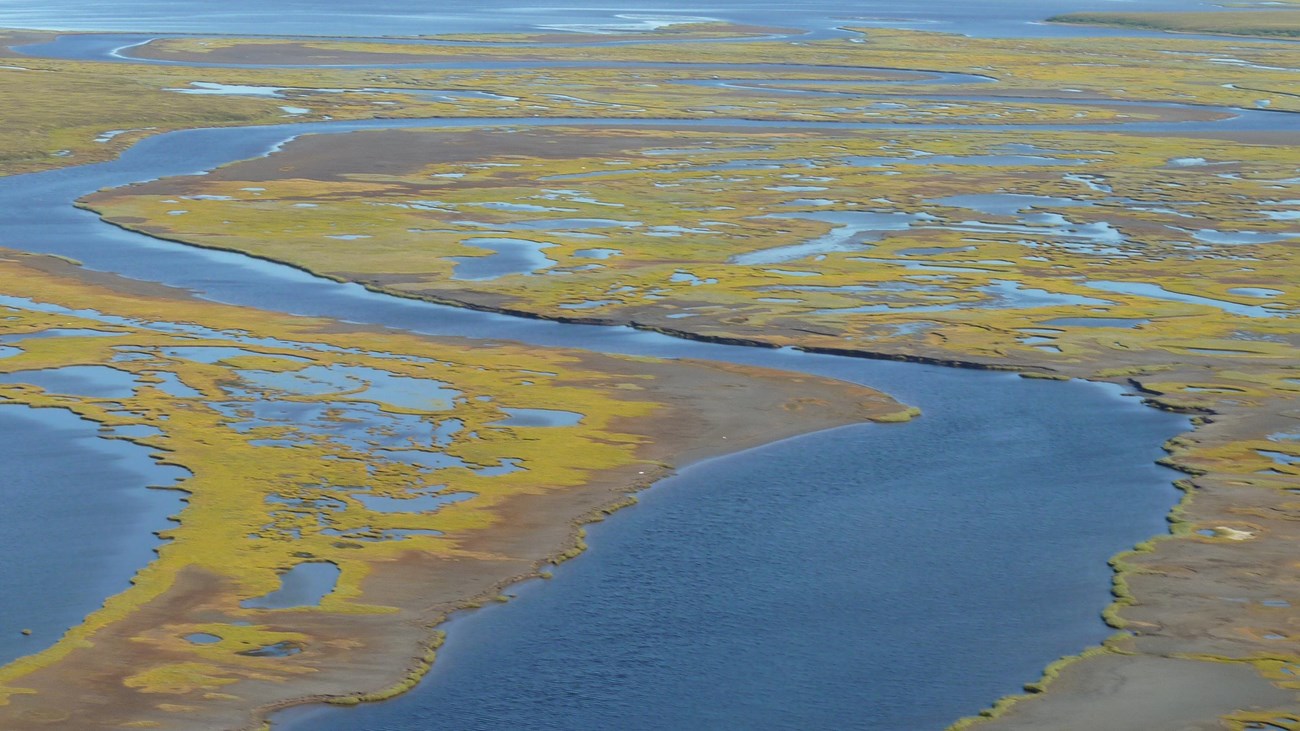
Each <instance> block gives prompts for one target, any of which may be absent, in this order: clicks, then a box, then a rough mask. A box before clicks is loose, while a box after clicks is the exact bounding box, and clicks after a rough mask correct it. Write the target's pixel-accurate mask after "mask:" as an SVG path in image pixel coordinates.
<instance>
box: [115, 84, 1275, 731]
mask: <svg viewBox="0 0 1300 731" xmlns="http://www.w3.org/2000/svg"><path fill="white" fill-rule="evenodd" d="M1080 101H1081V102H1084V103H1086V102H1087V101H1088V100H1080ZM1246 111H1250V110H1246ZM456 119H463V118H450V119H447V120H436V119H435V120H422V121H425V122H429V123H430V124H428V125H426V126H436V124H437V123H438V122H439V121H455V120H456ZM509 121H510V120H501V123H502V124H508V123H509ZM569 121H572V120H569ZM614 121H615V122H631V123H634V124H635V123H636V121H637V120H635V119H632V120H614ZM658 121H659V122H660V123H663V124H667V125H671V124H680V123H681V122H684V121H687V120H673V119H663V120H658ZM489 123H491V121H489ZM543 123H545V122H543ZM584 123H587V122H585V121H584V122H578V124H584ZM706 124H708V125H711V126H725V124H726V121H725V120H723V121H721V122H714V120H708V122H707V123H706ZM773 126H781V123H779V122H778V123H773ZM786 126H796V125H786ZM953 127H956V125H954V126H953ZM931 128H933V127H931ZM965 128H967V129H969V127H965ZM1022 128H1023V127H1022ZM1093 129H1097V130H1098V131H1106V128H1105V126H1104V125H1102V126H1098V127H1095V128H1093ZM109 223H112V222H109ZM115 225H116V224H115ZM122 228H124V229H125V230H133V229H130V228H128V227H122ZM154 238H158V237H154ZM171 240H172V241H176V240H175V239H171ZM179 243H182V244H185V245H187V246H196V245H195V244H191V243H188V242H184V241H179ZM196 248H209V249H213V250H219V251H237V250H232V249H221V248H220V247H202V246H196ZM240 253H241V255H243V256H252V255H248V254H242V252H240ZM252 258H260V259H263V260H264V261H268V262H275V263H278V264H283V262H277V261H276V260H274V259H269V258H263V257H252ZM288 266H291V267H294V268H297V269H299V270H300V271H303V272H306V273H309V274H312V275H313V276H316V277H320V278H324V279H332V280H334V281H338V282H346V281H349V280H345V279H342V278H337V277H332V276H326V277H322V276H321V275H318V274H315V273H313V272H311V270H310V269H307V268H305V267H301V266H297V265H294V264H289V265H288ZM361 286H363V287H365V288H366V289H368V290H369V291H372V292H379V293H383V294H386V295H393V294H395V293H393V292H387V291H385V290H384V289H383V288H382V287H375V286H372V285H370V284H361ZM396 294H398V295H399V296H403V297H407V298H411V299H417V300H423V301H429V302H435V303H439V304H448V305H452V306H457V307H465V308H469V309H475V310H479V311H483V312H494V313H501V314H507V315H511V316H516V317H518V316H522V317H528V318H532V319H540V320H548V321H553V322H564V323H573V324H582V325H612V326H619V325H623V326H627V327H631V328H636V329H641V330H645V331H652V332H659V333H662V334H665V335H668V336H671V337H679V338H688V339H694V340H698V341H700V342H706V343H719V344H729V345H741V346H750V347H764V348H773V347H780V346H779V345H776V344H773V343H768V342H764V341H762V340H758V339H750V338H744V337H735V338H729V337H725V336H712V335H697V334H692V333H690V332H689V331H686V330H680V329H675V328H662V327H658V326H656V325H654V324H653V323H638V322H636V321H634V320H628V321H625V322H624V321H617V320H612V319H605V318H582V317H576V318H560V317H544V316H540V315H537V314H535V313H529V312H525V311H519V310H514V309H511V308H505V307H492V306H488V305H483V304H481V303H473V302H465V301H458V300H453V299H448V300H439V299H437V298H432V297H420V296H417V295H411V294H409V293H396ZM805 350H807V351H808V352H820V353H827V354H831V355H841V356H852V357H861V358H877V359H888V360H904V361H913V362H924V363H932V364H938V365H946V366H953V367H961V368H979V369H992V370H1004V369H1005V370H1025V369H1027V368H1042V370H1043V372H1044V373H1045V374H1047V375H1048V377H1058V376H1055V375H1054V369H1053V368H1050V367H1047V366H1041V365H1036V366H1023V367H1021V366H1016V365H1010V366H999V365H996V364H989V363H983V362H979V361H975V360H972V361H964V360H961V359H942V358H938V357H934V358H930V357H929V356H924V355H920V356H918V355H915V354H906V353H887V352H880V353H875V352H869V351H861V350H854V349H838V348H816V347H810V348H806V349H805ZM1059 377H1065V376H1059ZM1099 380H1110V379H1099ZM1115 380H1118V381H1123V380H1127V379H1125V378H1124V377H1121V376H1117V377H1115ZM1115 380H1111V381H1110V382H1115ZM1131 382H1132V383H1133V384H1134V385H1135V386H1136V387H1138V388H1139V389H1140V388H1142V386H1141V383H1140V382H1138V381H1131ZM1146 401H1147V402H1148V405H1150V406H1153V407H1156V408H1162V409H1167V410H1173V409H1175V408H1176V407H1171V406H1170V405H1169V404H1161V403H1160V402H1159V401H1157V400H1155V399H1146ZM1184 413H1187V412H1184ZM1191 413H1208V414H1212V415H1215V416H1218V415H1220V414H1219V413H1218V412H1214V411H1212V410H1207V411H1199V412H1191ZM1204 426H1205V424H1198V425H1197V428H1196V430H1194V432H1193V433H1195V431H1200V430H1201V429H1202V428H1203V427H1204ZM1171 463H1173V464H1178V463H1177V461H1176V460H1175V459H1171ZM1179 469H1183V467H1181V466H1180V467H1179ZM1184 471H1186V472H1188V474H1199V473H1196V472H1191V471H1189V470H1184ZM1188 505H1190V491H1184V496H1183V498H1182V500H1181V501H1180V503H1179V504H1178V506H1177V507H1176V508H1175V509H1174V512H1173V513H1171V516H1177V515H1178V514H1179V513H1180V512H1181V511H1182V510H1183V509H1184V508H1186V507H1187V506H1188ZM1171 522H1173V521H1172V520H1171ZM1132 553H1133V552H1126V553H1123V554H1119V555H1117V556H1116V557H1115V561H1117V562H1119V563H1123V558H1124V557H1125V556H1128V555H1132ZM1116 571H1117V572H1116V578H1115V580H1116V598H1117V600H1118V601H1116V602H1115V603H1114V604H1112V605H1111V609H1108V610H1107V615H1106V616H1107V620H1108V621H1110V620H1111V619H1112V615H1111V612H1112V610H1114V609H1115V608H1116V607H1119V606H1122V605H1123V599H1124V597H1123V596H1122V595H1121V594H1120V592H1119V587H1120V581H1121V578H1122V577H1123V576H1125V575H1126V574H1125V572H1126V571H1127V572H1133V571H1136V569H1134V568H1132V567H1129V568H1127V569H1122V568H1120V567H1119V566H1117V567H1116ZM1108 652H1109V651H1108ZM1089 657H1093V656H1091V655H1086V654H1085V655H1084V656H1081V657H1080V658H1078V659H1079V660H1081V659H1087V658H1089ZM1076 662H1077V660H1076V659H1069V658H1067V659H1066V660H1064V661H1060V662H1058V663H1054V664H1053V665H1051V666H1049V668H1048V670H1047V671H1046V672H1045V675H1044V678H1045V679H1050V678H1051V677H1054V670H1055V671H1059V670H1060V669H1061V668H1062V667H1065V666H1066V665H1073V664H1075V663H1076ZM426 669H427V668H426ZM1034 685H1040V684H1034ZM1040 687H1041V685H1040ZM1000 706H1001V704H1000ZM1010 707H1011V704H1007V705H1006V707H1005V708H1003V712H1005V711H1006V710H1008V709H1009V708H1010ZM959 723H960V722H959ZM954 728H958V727H954Z"/></svg>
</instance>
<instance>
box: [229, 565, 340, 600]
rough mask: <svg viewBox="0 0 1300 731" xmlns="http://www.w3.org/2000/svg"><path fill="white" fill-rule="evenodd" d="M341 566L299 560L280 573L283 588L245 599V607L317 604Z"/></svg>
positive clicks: (333, 580)
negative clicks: (298, 562)
mask: <svg viewBox="0 0 1300 731" xmlns="http://www.w3.org/2000/svg"><path fill="white" fill-rule="evenodd" d="M340 573H341V572H340V571H339V567H338V566H335V565H334V564H332V563H327V562H324V561H313V562H309V563H300V564H298V565H297V566H294V567H293V568H291V569H289V570H288V571H286V572H284V573H283V574H280V588H279V589H276V590H275V591H273V592H271V593H270V594H265V595H263V596H259V597H254V598H252V599H245V600H244V601H242V602H240V603H239V606H241V607H244V608H245V609H292V608H294V607H314V606H318V605H319V604H320V602H321V600H322V599H324V598H325V597H326V596H327V595H329V593H330V592H332V591H334V585H335V584H337V583H338V580H339V574H340Z"/></svg>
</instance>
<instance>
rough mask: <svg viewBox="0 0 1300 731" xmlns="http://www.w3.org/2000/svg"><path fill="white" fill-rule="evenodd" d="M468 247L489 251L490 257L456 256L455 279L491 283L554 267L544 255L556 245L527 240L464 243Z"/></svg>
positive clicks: (453, 273)
mask: <svg viewBox="0 0 1300 731" xmlns="http://www.w3.org/2000/svg"><path fill="white" fill-rule="evenodd" d="M461 243H462V244H465V245H466V246H472V247H474V248H478V249H487V250H488V251H491V252H493V253H491V254H489V255H488V256H453V257H448V258H449V259H451V260H452V261H454V262H456V267H455V269H453V270H452V275H451V278H452V279H465V280H471V281H490V280H493V279H499V278H501V277H504V276H508V275H511V274H533V273H534V272H539V271H541V270H543V269H548V268H550V267H553V266H555V264H556V263H557V262H556V261H555V260H554V259H552V258H550V257H548V256H546V255H545V254H543V253H542V250H544V249H549V248H550V247H552V246H555V244H548V243H543V242H539V241H528V240H525V239H496V238H475V239H465V240H464V241H462V242H461Z"/></svg>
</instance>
